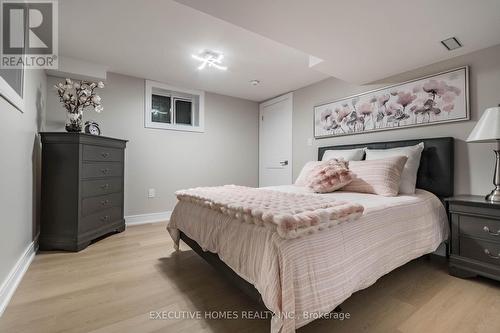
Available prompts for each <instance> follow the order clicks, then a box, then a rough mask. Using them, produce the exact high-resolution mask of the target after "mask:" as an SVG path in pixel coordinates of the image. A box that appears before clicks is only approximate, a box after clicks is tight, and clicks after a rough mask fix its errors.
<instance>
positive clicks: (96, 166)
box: [82, 162, 123, 178]
mask: <svg viewBox="0 0 500 333" xmlns="http://www.w3.org/2000/svg"><path fill="white" fill-rule="evenodd" d="M122 175H123V164H122V163H120V162H96V163H88V162H87V163H83V164H82V178H102V177H121V176H122Z"/></svg>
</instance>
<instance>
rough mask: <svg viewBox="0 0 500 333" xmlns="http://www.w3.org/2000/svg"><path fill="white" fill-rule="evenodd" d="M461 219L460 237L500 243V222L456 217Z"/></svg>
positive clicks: (462, 216)
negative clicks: (478, 238)
mask: <svg viewBox="0 0 500 333" xmlns="http://www.w3.org/2000/svg"><path fill="white" fill-rule="evenodd" d="M456 217H458V219H459V230H460V231H459V232H460V235H464V236H469V237H480V238H484V239H487V240H491V241H495V242H498V243H500V221H499V220H494V219H489V218H484V217H478V216H467V215H456V216H454V218H456Z"/></svg>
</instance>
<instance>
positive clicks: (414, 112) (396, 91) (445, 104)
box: [313, 66, 470, 139]
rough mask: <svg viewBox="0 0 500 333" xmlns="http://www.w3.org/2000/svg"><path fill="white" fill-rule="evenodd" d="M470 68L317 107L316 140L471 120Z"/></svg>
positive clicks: (422, 78) (419, 79)
mask: <svg viewBox="0 0 500 333" xmlns="http://www.w3.org/2000/svg"><path fill="white" fill-rule="evenodd" d="M469 103H470V99H469V67H468V66H463V67H459V68H454V69H450V70H447V71H444V72H440V73H437V74H433V75H428V76H425V77H420V78H417V79H414V80H410V81H406V82H402V83H398V84H394V85H390V86H386V87H383V88H379V89H375V90H371V91H366V92H363V93H360V94H356V95H352V96H348V97H344V98H341V99H337V100H334V101H332V102H327V103H321V104H318V105H316V106H314V111H313V126H314V138H316V139H321V138H329V137H336V136H345V135H355V134H363V133H368V132H377V131H385V130H392V129H401V128H410V127H418V126H427V125H436V124H443V123H450V122H456V121H465V120H469V119H470V111H469V109H470V107H469Z"/></svg>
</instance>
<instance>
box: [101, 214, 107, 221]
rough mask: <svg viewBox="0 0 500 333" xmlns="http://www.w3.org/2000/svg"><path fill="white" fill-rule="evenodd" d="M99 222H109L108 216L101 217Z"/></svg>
mask: <svg viewBox="0 0 500 333" xmlns="http://www.w3.org/2000/svg"><path fill="white" fill-rule="evenodd" d="M101 221H109V215H106V216H103V217H101Z"/></svg>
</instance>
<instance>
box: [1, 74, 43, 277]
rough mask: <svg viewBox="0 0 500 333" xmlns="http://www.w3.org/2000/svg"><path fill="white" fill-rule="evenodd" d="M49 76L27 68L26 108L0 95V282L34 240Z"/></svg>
mask: <svg viewBox="0 0 500 333" xmlns="http://www.w3.org/2000/svg"><path fill="white" fill-rule="evenodd" d="M45 84H46V77H45V73H44V72H43V71H42V70H27V71H26V75H25V104H26V107H25V110H24V113H21V112H19V111H18V110H17V109H15V108H14V107H13V106H12V105H11V104H9V103H8V102H7V101H5V100H4V99H3V98H1V97H0V156H2V158H1V162H0V174H1V175H2V176H1V178H0V179H1V180H0V181H1V183H0V212H1V214H2V217H1V221H0V244H1V248H2V250H1V251H0V284H1V283H2V282H3V281H5V278H6V277H7V275H8V274H9V271H10V270H11V269H12V267H14V265H15V263H16V262H17V260H19V258H20V257H21V255H22V254H23V253H24V252H25V250H26V249H27V247H28V245H30V243H31V242H32V241H33V240H34V238H35V237H36V234H37V232H38V228H37V226H36V220H37V218H36V216H37V211H38V208H39V206H38V200H39V193H40V192H39V174H38V172H39V169H38V165H39V163H40V145H39V141H38V137H37V133H38V131H39V130H40V129H42V123H43V116H44V100H45V93H46V86H45Z"/></svg>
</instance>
